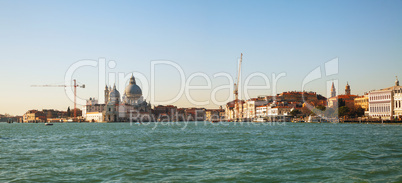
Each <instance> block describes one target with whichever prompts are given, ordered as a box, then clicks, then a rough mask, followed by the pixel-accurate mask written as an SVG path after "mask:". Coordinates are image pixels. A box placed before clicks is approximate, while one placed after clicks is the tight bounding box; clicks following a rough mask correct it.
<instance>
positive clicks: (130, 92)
mask: <svg viewBox="0 0 402 183" xmlns="http://www.w3.org/2000/svg"><path fill="white" fill-rule="evenodd" d="M124 94H125V95H126V96H127V98H129V99H132V100H137V99H139V98H140V97H141V96H142V90H141V88H140V87H139V86H138V85H137V84H136V83H135V78H134V76H131V78H130V83H129V84H128V85H127V87H126V89H125V90H124Z"/></svg>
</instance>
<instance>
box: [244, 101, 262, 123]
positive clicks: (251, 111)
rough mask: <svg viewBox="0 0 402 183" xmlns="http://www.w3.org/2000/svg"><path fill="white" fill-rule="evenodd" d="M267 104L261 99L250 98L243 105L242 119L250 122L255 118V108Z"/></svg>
mask: <svg viewBox="0 0 402 183" xmlns="http://www.w3.org/2000/svg"><path fill="white" fill-rule="evenodd" d="M266 104H268V101H266V100H264V99H262V98H251V99H248V100H246V101H245V102H244V104H243V119H246V120H252V119H254V118H255V117H256V107H257V106H261V105H266Z"/></svg>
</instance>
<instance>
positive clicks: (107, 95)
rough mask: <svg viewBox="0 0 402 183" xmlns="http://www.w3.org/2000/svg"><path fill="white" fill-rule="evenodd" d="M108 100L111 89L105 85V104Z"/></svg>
mask: <svg viewBox="0 0 402 183" xmlns="http://www.w3.org/2000/svg"><path fill="white" fill-rule="evenodd" d="M107 102H109V89H108V87H107V85H106V86H105V104H107Z"/></svg>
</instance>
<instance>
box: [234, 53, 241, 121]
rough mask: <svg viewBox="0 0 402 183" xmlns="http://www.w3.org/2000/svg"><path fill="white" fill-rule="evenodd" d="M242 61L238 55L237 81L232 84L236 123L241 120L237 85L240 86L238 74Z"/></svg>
mask: <svg viewBox="0 0 402 183" xmlns="http://www.w3.org/2000/svg"><path fill="white" fill-rule="evenodd" d="M242 59H243V53H241V54H240V62H239V71H238V72H237V81H236V83H235V84H234V91H233V93H234V95H235V110H236V115H235V118H236V120H237V121H240V120H241V114H240V109H239V108H240V105H241V102H240V101H239V85H240V72H241V62H242Z"/></svg>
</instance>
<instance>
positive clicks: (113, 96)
mask: <svg viewBox="0 0 402 183" xmlns="http://www.w3.org/2000/svg"><path fill="white" fill-rule="evenodd" d="M119 101H120V92H119V91H117V89H116V85H114V86H113V90H111V91H110V93H109V102H111V103H119Z"/></svg>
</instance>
